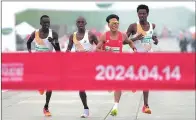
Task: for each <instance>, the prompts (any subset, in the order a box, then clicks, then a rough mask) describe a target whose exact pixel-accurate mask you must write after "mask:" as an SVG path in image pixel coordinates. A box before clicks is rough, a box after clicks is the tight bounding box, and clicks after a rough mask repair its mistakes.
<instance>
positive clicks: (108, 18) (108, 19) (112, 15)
mask: <svg viewBox="0 0 196 120" xmlns="http://www.w3.org/2000/svg"><path fill="white" fill-rule="evenodd" d="M112 18H116V19H117V20H118V21H119V17H118V15H115V14H111V15H109V16H108V17H107V18H106V22H108V23H109V21H110V19H112Z"/></svg>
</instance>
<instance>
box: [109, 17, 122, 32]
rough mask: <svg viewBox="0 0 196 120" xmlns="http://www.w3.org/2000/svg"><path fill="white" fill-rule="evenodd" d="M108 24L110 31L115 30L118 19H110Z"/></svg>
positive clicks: (117, 25)
mask: <svg viewBox="0 0 196 120" xmlns="http://www.w3.org/2000/svg"><path fill="white" fill-rule="evenodd" d="M108 26H109V28H110V30H111V31H117V30H118V27H119V21H118V20H117V19H116V18H112V19H110V21H109V23H108Z"/></svg>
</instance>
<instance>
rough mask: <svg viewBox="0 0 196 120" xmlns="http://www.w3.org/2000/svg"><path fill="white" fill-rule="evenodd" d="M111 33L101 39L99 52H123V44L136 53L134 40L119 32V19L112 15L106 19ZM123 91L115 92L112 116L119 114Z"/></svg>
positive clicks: (98, 47)
mask: <svg viewBox="0 0 196 120" xmlns="http://www.w3.org/2000/svg"><path fill="white" fill-rule="evenodd" d="M106 21H107V23H108V26H109V28H110V31H107V32H105V33H104V34H103V35H102V36H101V37H100V41H99V43H98V45H97V49H96V50H97V51H111V52H117V53H121V52H122V47H123V44H129V46H130V47H131V48H132V49H133V51H135V52H136V48H135V46H134V44H133V42H132V40H128V37H127V35H126V34H124V33H122V32H120V31H119V30H118V27H119V17H118V16H117V15H115V14H111V15H109V16H108V17H107V18H106ZM120 97H121V91H115V92H114V101H115V103H114V106H113V109H112V110H111V115H112V116H116V115H117V112H118V103H119V101H120Z"/></svg>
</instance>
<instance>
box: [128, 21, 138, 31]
mask: <svg viewBox="0 0 196 120" xmlns="http://www.w3.org/2000/svg"><path fill="white" fill-rule="evenodd" d="M136 27H137V23H132V24H130V25H129V27H128V30H130V31H132V30H134V29H135V28H136Z"/></svg>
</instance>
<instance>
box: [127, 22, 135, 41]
mask: <svg viewBox="0 0 196 120" xmlns="http://www.w3.org/2000/svg"><path fill="white" fill-rule="evenodd" d="M133 29H134V26H133V24H131V25H129V27H128V29H127V32H126V34H127V37H128V38H129V37H130V36H131V35H132V33H133Z"/></svg>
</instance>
